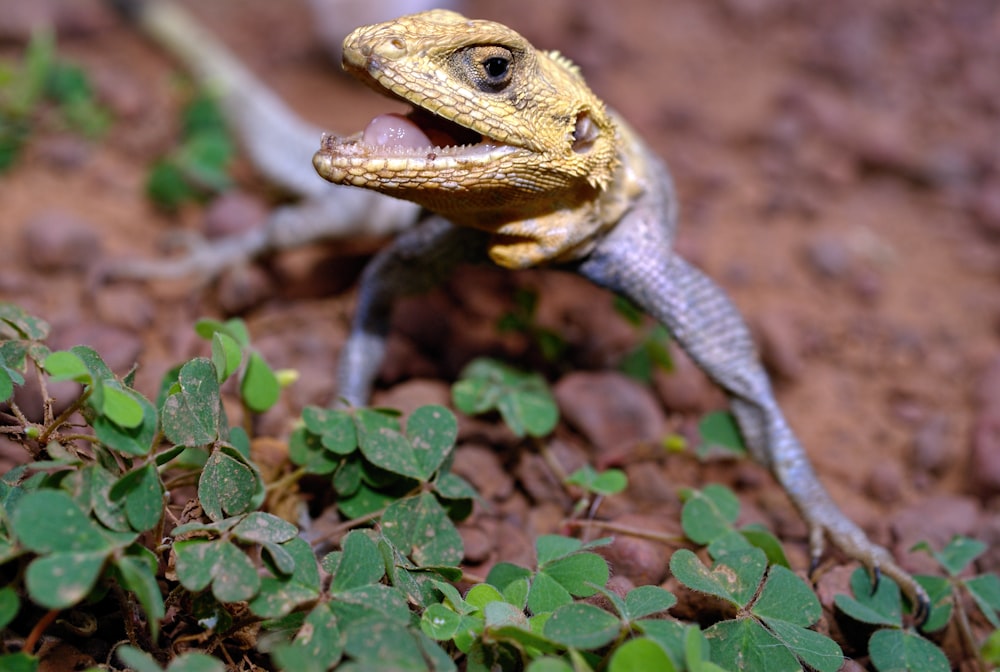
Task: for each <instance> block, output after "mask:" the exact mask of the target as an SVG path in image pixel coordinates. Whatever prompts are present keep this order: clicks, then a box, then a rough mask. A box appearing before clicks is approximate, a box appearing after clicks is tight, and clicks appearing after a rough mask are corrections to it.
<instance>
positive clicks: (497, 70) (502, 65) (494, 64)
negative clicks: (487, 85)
mask: <svg viewBox="0 0 1000 672" xmlns="http://www.w3.org/2000/svg"><path fill="white" fill-rule="evenodd" d="M483 70H485V71H486V78H487V79H488V80H489V81H490V82H491V83H492V82H501V81H503V80H504V79H506V78H507V73H508V72H509V71H510V61H509V60H507V59H506V58H503V57H502V56H491V57H489V58H487V59H486V60H485V61H483Z"/></svg>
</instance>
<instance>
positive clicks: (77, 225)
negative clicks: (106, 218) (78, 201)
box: [21, 210, 101, 272]
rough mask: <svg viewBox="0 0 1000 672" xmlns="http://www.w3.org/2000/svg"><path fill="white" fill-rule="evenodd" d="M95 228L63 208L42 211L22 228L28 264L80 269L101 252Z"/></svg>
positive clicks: (69, 269) (88, 265)
mask: <svg viewBox="0 0 1000 672" xmlns="http://www.w3.org/2000/svg"><path fill="white" fill-rule="evenodd" d="M97 231H98V230H97V227H96V226H95V225H93V224H91V223H90V222H88V221H86V220H84V219H81V218H80V217H78V216H76V215H74V214H72V213H70V212H66V211H62V210H45V211H43V212H41V213H39V214H37V215H35V216H33V217H31V218H29V219H28V220H26V221H25V222H24V225H23V227H22V229H21V236H22V241H23V244H24V250H25V256H26V257H27V260H28V263H30V264H31V265H32V266H34V267H35V268H36V269H37V270H40V271H75V272H79V271H83V270H86V269H87V268H90V267H91V265H92V264H93V263H94V262H95V260H96V259H98V257H99V256H100V252H101V238H100V234H99V233H98V232H97Z"/></svg>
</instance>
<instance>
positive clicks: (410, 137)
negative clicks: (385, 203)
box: [313, 10, 618, 231]
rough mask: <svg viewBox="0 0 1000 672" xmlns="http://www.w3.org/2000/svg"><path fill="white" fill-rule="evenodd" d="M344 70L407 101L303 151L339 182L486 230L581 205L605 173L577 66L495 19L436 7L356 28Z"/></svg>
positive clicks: (592, 104)
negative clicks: (402, 108) (405, 107)
mask: <svg viewBox="0 0 1000 672" xmlns="http://www.w3.org/2000/svg"><path fill="white" fill-rule="evenodd" d="M344 68H345V69H346V70H347V71H348V72H350V73H351V74H353V75H354V76H355V77H357V78H358V79H360V80H361V81H363V82H365V83H366V84H368V85H369V86H371V87H373V88H374V89H376V90H377V91H379V92H381V93H383V94H386V95H388V96H389V97H391V98H395V99H399V100H402V101H404V102H406V103H408V104H410V105H411V106H412V108H413V109H412V110H411V111H410V112H409V113H408V114H406V115H400V114H384V115H380V116H378V117H376V118H375V119H373V120H372V121H371V122H370V123H369V125H368V127H367V128H366V129H365V130H364V131H362V132H359V133H356V134H354V135H352V136H349V137H335V136H331V135H328V136H325V137H324V138H323V141H322V147H321V149H320V150H319V151H318V152H317V153H316V155H315V157H314V158H313V164H314V166H315V167H316V170H317V172H319V174H320V175H322V176H323V177H324V178H326V179H327V180H329V181H331V182H334V183H337V184H348V185H355V186H359V187H365V188H368V189H373V190H376V191H379V192H382V193H385V194H387V195H390V196H395V197H398V198H403V199H406V200H409V201H413V202H416V203H418V204H419V205H422V206H423V207H425V208H427V209H428V210H431V211H432V212H437V213H439V214H441V215H444V216H445V217H447V218H449V219H451V220H452V221H454V222H455V223H457V224H460V225H468V226H475V227H477V228H485V229H487V230H492V231H496V229H497V227H498V226H499V225H502V224H503V223H504V222H507V221H511V220H513V219H525V218H530V217H539V216H544V215H545V214H547V213H549V212H553V211H556V210H560V209H573V208H575V207H576V206H577V204H579V203H584V202H588V201H591V200H593V199H594V198H595V196H596V195H597V194H598V193H599V192H601V191H602V190H604V189H605V188H606V187H607V186H608V184H609V182H610V181H611V179H612V173H613V171H614V169H615V167H616V166H617V163H618V159H617V156H616V148H615V134H616V130H615V126H614V123H613V121H612V120H611V118H610V116H609V115H608V113H607V112H606V110H605V108H604V105H603V104H602V103H601V101H600V100H599V99H598V98H597V97H596V96H595V95H594V94H593V93H592V92H591V91H590V89H589V88H588V87H587V85H586V84H585V83H584V81H583V78H582V77H581V75H580V73H579V71H578V70H577V68H576V67H575V66H574V65H573V64H571V63H570V62H569V61H568V60H567V59H566V58H564V57H562V56H560V55H559V54H557V53H548V52H541V51H537V50H535V49H534V48H533V47H532V46H531V45H530V44H529V43H528V42H527V41H526V40H525V39H524V38H523V37H521V36H520V35H519V34H517V33H516V32H514V31H513V30H511V29H510V28H507V27H506V26H503V25H501V24H499V23H494V22H491V21H476V20H470V19H467V18H465V17H463V16H461V15H460V14H456V13H454V12H450V11H445V10H432V11H428V12H423V13H420V14H414V15H412V16H405V17H402V18H399V19H396V20H394V21H390V22H387V23H381V24H376V25H372V26H364V27H362V28H358V29H357V30H355V31H354V32H353V33H351V34H350V35H349V36H348V37H347V39H346V40H345V41H344Z"/></svg>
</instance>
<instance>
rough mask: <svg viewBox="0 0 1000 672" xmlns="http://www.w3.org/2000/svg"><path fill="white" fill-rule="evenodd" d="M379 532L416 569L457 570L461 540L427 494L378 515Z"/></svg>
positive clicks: (461, 550) (440, 508)
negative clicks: (449, 567) (380, 515)
mask: <svg viewBox="0 0 1000 672" xmlns="http://www.w3.org/2000/svg"><path fill="white" fill-rule="evenodd" d="M382 531H383V533H384V534H385V536H386V538H387V539H389V541H391V542H392V543H393V545H395V546H396V547H397V548H399V549H401V550H403V552H404V553H406V555H407V556H408V557H410V558H411V559H412V560H413V561H414V562H415V563H416V564H417V565H418V566H420V567H434V566H457V565H458V563H459V562H460V561H461V560H462V555H463V553H464V549H463V546H462V537H461V535H459V533H458V530H456V529H455V525H454V524H453V523H452V522H451V520H450V519H449V518H448V514H447V512H446V511H445V510H444V508H442V507H441V504H439V503H438V501H437V498H435V497H434V495H432V494H430V493H428V492H425V493H422V494H420V495H418V496H416V497H407V498H405V499H400V500H398V501H396V502H393V503H392V504H391V505H389V507H388V508H387V509H386V511H385V513H384V514H383V515H382Z"/></svg>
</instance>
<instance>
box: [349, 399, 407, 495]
mask: <svg viewBox="0 0 1000 672" xmlns="http://www.w3.org/2000/svg"><path fill="white" fill-rule="evenodd" d="M356 418H357V421H358V427H357V429H358V444H359V445H360V446H361V454H362V455H364V456H365V458H366V459H367V460H368V461H369V462H371V463H372V464H374V465H375V466H377V467H380V468H382V469H385V470H387V471H391V472H392V473H394V474H400V475H402V476H408V477H409V478H413V479H417V480H420V479H421V476H422V475H423V468H422V467H421V465H420V462H419V461H418V460H417V456H416V454H415V453H414V451H413V446H412V445H410V442H409V441H408V440H407V438H406V437H405V436H403V434H402V433H400V432H399V430H398V429H397V428H396V427H394V426H392V424H390V423H388V422H386V418H385V416H383V415H382V414H380V413H374V412H361V411H359V412H358V413H357V415H356Z"/></svg>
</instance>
